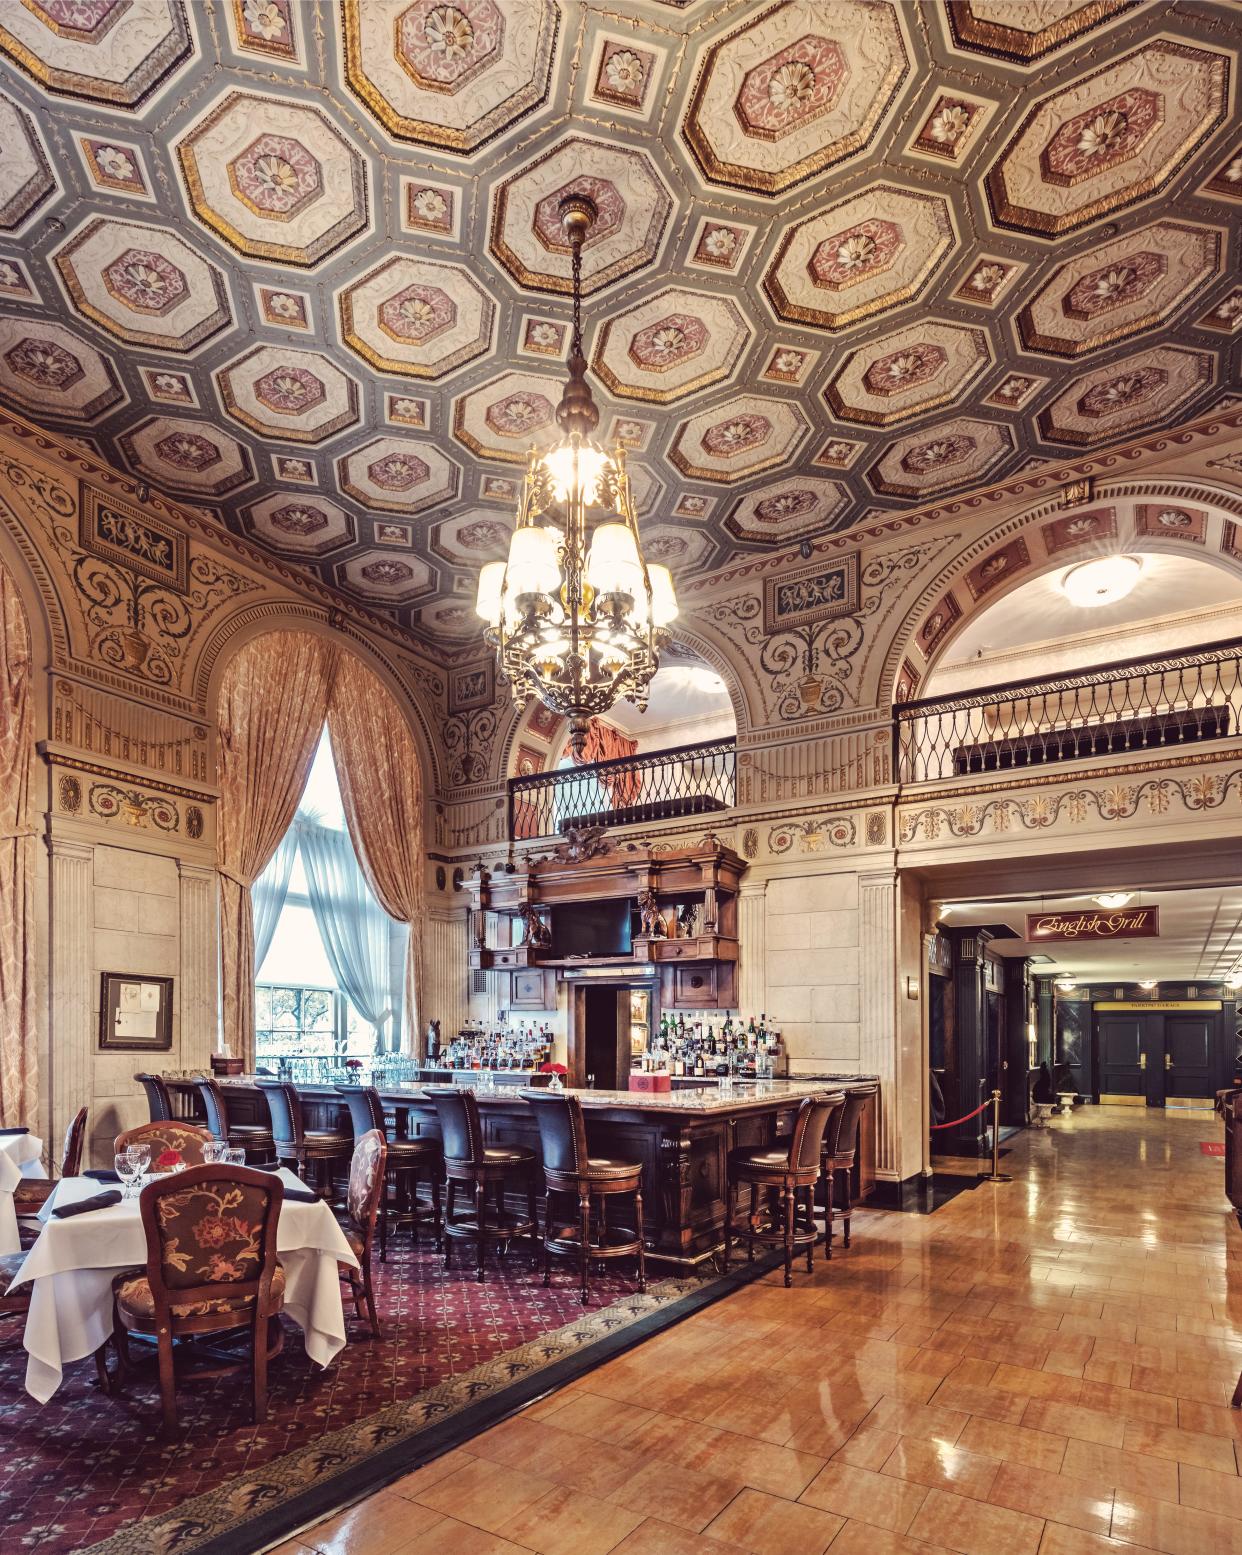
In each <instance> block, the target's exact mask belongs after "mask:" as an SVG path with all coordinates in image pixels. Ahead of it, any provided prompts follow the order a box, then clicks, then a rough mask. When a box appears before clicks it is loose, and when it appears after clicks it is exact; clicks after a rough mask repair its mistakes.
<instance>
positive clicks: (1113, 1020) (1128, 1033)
mask: <svg viewBox="0 0 1242 1555" xmlns="http://www.w3.org/2000/svg"><path fill="white" fill-rule="evenodd" d="M1143 1024H1144V1022H1143V1019H1142V1018H1141V1017H1139V1016H1137V1015H1101V1016H1100V1017H1099V1023H1098V1026H1097V1030H1096V1049H1097V1052H1098V1054H1099V1061H1100V1096H1101V1097H1105V1096H1135V1097H1139V1096H1141V1097H1143V1098H1144V1100H1146V1098H1147V1066H1148V1056H1147V1053H1146V1051H1145V1046H1144V1042H1143V1036H1144V1032H1143Z"/></svg>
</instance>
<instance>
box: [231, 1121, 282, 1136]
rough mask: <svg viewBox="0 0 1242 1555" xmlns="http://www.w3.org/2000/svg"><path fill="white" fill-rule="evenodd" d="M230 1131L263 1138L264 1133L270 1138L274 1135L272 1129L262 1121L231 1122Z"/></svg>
mask: <svg viewBox="0 0 1242 1555" xmlns="http://www.w3.org/2000/svg"><path fill="white" fill-rule="evenodd" d="M229 1133H230V1134H245V1135H246V1137H247V1138H251V1137H255V1138H262V1137H263V1136H264V1135H266V1136H267V1138H268V1139H270V1138H271V1137H272V1131H271V1129H270V1128H267V1127H265V1126H264V1125H263V1124H262V1123H230V1124H229Z"/></svg>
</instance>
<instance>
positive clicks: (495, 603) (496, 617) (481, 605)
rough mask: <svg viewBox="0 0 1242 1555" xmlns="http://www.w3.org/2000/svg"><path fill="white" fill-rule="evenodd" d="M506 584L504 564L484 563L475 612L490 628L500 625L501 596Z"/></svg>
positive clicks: (480, 573)
mask: <svg viewBox="0 0 1242 1555" xmlns="http://www.w3.org/2000/svg"><path fill="white" fill-rule="evenodd" d="M504 584H505V564H504V562H484V564H483V566H482V568H481V569H480V572H479V592H478V595H477V597H476V599H475V602H474V610H475V614H476V615H478V616H481V617H482V618H483V620H484V621H486V622H487V624H488V626H499V625H500V615H501V594H502V592H503V590H504Z"/></svg>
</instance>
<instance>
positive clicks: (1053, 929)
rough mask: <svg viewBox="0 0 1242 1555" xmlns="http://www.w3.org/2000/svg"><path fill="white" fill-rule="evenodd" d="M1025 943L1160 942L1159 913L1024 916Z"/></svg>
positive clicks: (1129, 910)
mask: <svg viewBox="0 0 1242 1555" xmlns="http://www.w3.org/2000/svg"><path fill="white" fill-rule="evenodd" d="M1026 937H1027V941H1028V943H1030V942H1036V943H1038V942H1040V941H1047V940H1075V939H1159V938H1160V909H1159V908H1158V907H1129V908H1126V909H1125V911H1123V912H1038V913H1027V915H1026Z"/></svg>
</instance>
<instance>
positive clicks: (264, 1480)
mask: <svg viewBox="0 0 1242 1555" xmlns="http://www.w3.org/2000/svg"><path fill="white" fill-rule="evenodd" d="M424 1249H425V1250H424ZM455 1262H456V1260H455ZM376 1268H377V1271H378V1281H377V1293H378V1299H379V1307H380V1317H381V1322H382V1323H383V1325H384V1328H385V1337H384V1338H383V1339H382V1340H380V1341H378V1342H377V1341H372V1340H371V1339H370V1338H369V1337H368V1336H367V1334H366V1325H365V1324H364V1323H356V1322H355V1321H354V1320H352V1318H351V1319H350V1320H349V1321H348V1324H347V1326H348V1329H349V1334H350V1342H349V1344H348V1345H347V1346H346V1348H345V1349H344V1351H342V1353H341V1354H340V1355H339V1356H338V1357H337V1360H336V1362H335V1363H334V1365H333V1366H332V1367H330V1368H329V1369H328V1370H327V1371H319V1370H317V1369H316V1368H315V1367H313V1366H312V1364H311V1363H310V1362H309V1361H308V1360H307V1358H306V1356H305V1354H304V1352H303V1349H302V1344H301V1335H300V1332H299V1330H297V1329H296V1327H294V1326H293V1325H292V1324H289V1325H288V1336H287V1344H286V1348H285V1351H284V1354H283V1355H282V1356H281V1357H280V1358H279V1359H278V1360H277V1361H275V1362H274V1363H273V1366H272V1371H271V1402H270V1413H269V1417H268V1421H267V1424H266V1425H264V1426H262V1427H260V1428H258V1429H256V1428H255V1427H254V1426H253V1425H251V1424H250V1421H249V1400H248V1382H247V1379H246V1378H245V1376H244V1375H243V1376H237V1377H231V1378H224V1379H216V1380H214V1381H200V1382H197V1383H190V1384H189V1385H187V1386H185V1387H182V1388H180V1389H179V1390H178V1409H179V1412H180V1421H181V1428H180V1435H179V1439H178V1440H177V1441H175V1442H166V1441H165V1440H163V1438H162V1437H161V1435H160V1433H159V1430H158V1419H159V1398H158V1388H157V1387H156V1385H155V1382H154V1377H153V1376H151V1377H150V1379H149V1380H148V1375H147V1373H146V1372H145V1371H144V1372H143V1373H142V1374H141V1375H140V1376H139V1377H136V1378H132V1379H131V1380H130V1382H129V1384H128V1386H127V1387H126V1390H125V1393H124V1395H123V1396H121V1397H112V1398H108V1397H106V1396H104V1395H103V1394H102V1393H101V1392H100V1390H99V1389H98V1387H97V1385H96V1382H95V1375H94V1367H93V1365H92V1364H91V1363H90V1362H89V1361H87V1362H82V1363H79V1364H78V1365H76V1366H73V1367H71V1368H69V1370H68V1371H67V1373H66V1380H65V1383H64V1385H63V1386H62V1388H61V1389H60V1391H59V1392H58V1393H57V1394H56V1395H55V1397H54V1398H53V1399H52V1400H51V1402H50V1403H48V1404H47V1405H45V1406H42V1407H40V1406H39V1405H38V1404H36V1403H35V1402H34V1400H33V1399H31V1398H30V1397H29V1395H28V1394H27V1393H26V1392H25V1389H24V1386H23V1379H24V1374H25V1360H26V1356H25V1352H24V1350H23V1349H22V1348H21V1342H20V1330H19V1329H18V1326H17V1325H15V1324H13V1323H10V1324H9V1325H8V1326H9V1329H10V1332H11V1334H12V1337H11V1338H10V1335H9V1334H3V1330H0V1334H3V1340H4V1342H3V1347H2V1348H0V1389H2V1393H0V1397H2V1398H3V1406H4V1407H3V1409H2V1410H0V1549H3V1550H5V1551H16V1550H20V1549H24V1548H31V1549H33V1548H36V1547H37V1548H38V1549H39V1550H40V1551H41V1552H46V1555H50V1552H53V1551H56V1552H59V1551H68V1550H82V1549H85V1548H87V1547H89V1546H92V1545H95V1544H97V1543H99V1542H100V1541H104V1540H107V1541H108V1551H109V1555H114V1552H121V1551H140V1550H141V1551H155V1550H171V1549H178V1550H188V1549H193V1548H207V1547H209V1546H211V1545H212V1541H213V1539H217V1540H218V1539H219V1538H221V1536H222V1529H223V1528H225V1527H226V1526H227V1524H228V1521H229V1519H230V1518H232V1519H233V1520H234V1522H236V1520H237V1519H238V1518H239V1517H240V1518H243V1519H244V1518H245V1517H246V1516H250V1515H253V1514H254V1513H255V1511H256V1510H257V1509H259V1508H263V1509H265V1510H270V1509H271V1508H272V1507H273V1505H275V1504H277V1503H279V1501H280V1499H281V1497H282V1496H283V1495H285V1494H287V1493H289V1492H290V1491H291V1490H292V1489H295V1488H297V1487H299V1486H301V1487H305V1486H307V1485H309V1484H313V1483H315V1482H317V1481H320V1480H321V1479H322V1476H323V1475H324V1474H325V1473H327V1472H328V1471H330V1470H333V1471H335V1470H339V1469H341V1468H342V1467H345V1468H347V1467H348V1466H349V1464H350V1463H351V1462H355V1461H360V1460H362V1459H365V1457H366V1455H367V1454H374V1453H375V1452H376V1451H377V1450H379V1449H380V1448H381V1447H384V1446H390V1445H391V1444H392V1443H394V1442H399V1441H400V1440H403V1439H405V1438H408V1436H409V1435H410V1433H411V1431H413V1430H416V1429H418V1428H419V1427H420V1426H426V1425H427V1424H429V1423H430V1422H432V1421H435V1420H437V1419H443V1418H444V1417H445V1416H447V1415H451V1414H452V1413H453V1411H454V1410H455V1409H456V1408H459V1407H462V1406H463V1405H464V1403H465V1402H467V1401H474V1400H477V1399H478V1398H479V1397H481V1396H483V1395H485V1394H486V1393H488V1392H489V1391H495V1390H496V1389H497V1388H499V1387H502V1386H505V1385H506V1384H508V1383H511V1382H512V1381H514V1380H515V1379H516V1378H519V1377H522V1376H529V1375H530V1374H531V1372H532V1371H535V1370H537V1369H538V1368H539V1367H540V1366H542V1365H547V1364H551V1363H553V1362H555V1361H556V1360H559V1359H562V1358H563V1357H564V1356H565V1354H567V1353H571V1352H572V1351H573V1350H574V1348H575V1347H577V1349H578V1351H579V1352H581V1350H582V1349H584V1348H585V1347H586V1346H587V1345H589V1344H590V1343H593V1342H595V1340H597V1339H599V1338H600V1337H601V1336H603V1335H606V1334H608V1333H609V1332H612V1333H615V1332H616V1331H617V1330H618V1329H619V1328H620V1327H623V1326H624V1325H625V1324H627V1323H630V1322H635V1321H640V1320H642V1319H643V1318H644V1317H649V1316H650V1314H651V1313H652V1312H653V1311H655V1310H658V1309H659V1308H660V1307H661V1305H663V1304H665V1303H667V1302H669V1301H670V1300H676V1299H677V1298H678V1296H679V1295H680V1294H683V1293H684V1292H685V1291H686V1290H687V1288H688V1287H689V1286H691V1285H694V1284H696V1283H697V1282H686V1281H681V1280H664V1281H658V1282H656V1283H655V1284H654V1285H651V1286H649V1289H648V1294H647V1296H645V1297H638V1296H636V1295H635V1285H634V1284H633V1283H632V1281H631V1280H630V1279H629V1277H628V1274H625V1275H623V1274H619V1273H618V1272H617V1271H616V1269H615V1268H613V1269H610V1272H609V1273H608V1274H607V1275H606V1276H600V1277H599V1278H598V1279H596V1280H594V1282H593V1293H592V1301H591V1304H590V1306H589V1308H587V1309H586V1312H585V1313H584V1311H583V1308H582V1307H581V1305H580V1304H579V1302H578V1297H577V1291H576V1286H575V1284H574V1283H573V1280H572V1275H571V1274H570V1272H569V1269H568V1266H566V1268H565V1269H564V1270H563V1271H562V1272H560V1273H554V1275H553V1284H552V1288H551V1289H549V1290H544V1288H543V1286H542V1283H541V1279H540V1275H539V1273H538V1272H537V1269H536V1265H535V1260H534V1258H533V1256H532V1254H531V1253H530V1252H529V1251H528V1250H527V1249H525V1248H522V1249H518V1248H515V1249H514V1250H513V1251H512V1252H511V1253H510V1254H509V1256H508V1257H507V1258H506V1259H504V1260H502V1261H501V1262H500V1265H499V1267H497V1265H495V1264H489V1268H488V1277H487V1281H486V1283H485V1284H483V1285H481V1286H480V1285H478V1284H476V1282H475V1281H474V1279H473V1278H471V1277H470V1276H468V1275H466V1274H464V1273H459V1272H458V1270H457V1269H456V1268H454V1269H453V1271H452V1272H450V1273H447V1274H446V1273H445V1271H444V1268H443V1262H442V1260H441V1258H440V1257H439V1256H438V1255H436V1254H435V1253H434V1252H433V1251H431V1250H430V1249H429V1248H426V1244H423V1247H421V1248H420V1249H418V1250H412V1249H411V1248H410V1246H409V1242H408V1239H407V1238H405V1237H402V1238H401V1239H400V1243H399V1249H397V1248H390V1249H389V1261H388V1264H387V1265H386V1266H385V1265H382V1264H378V1263H377V1265H376ZM628 1298H632V1299H628ZM350 1310H352V1309H350ZM290 1454H293V1455H294V1456H293V1458H291V1459H290V1458H288V1455H290ZM278 1459H284V1460H287V1461H285V1462H282V1463H281V1464H280V1466H279V1471H278V1472H271V1471H269V1472H268V1473H267V1474H266V1475H264V1473H263V1472H261V1471H263V1470H264V1468H265V1466H271V1465H275V1463H276V1460H278ZM256 1471H259V1472H256ZM196 1497H198V1498H200V1500H206V1501H209V1502H210V1503H211V1505H210V1506H207V1507H205V1508H204V1507H201V1506H199V1505H198V1504H196V1503H194V1498H196ZM219 1547H221V1548H230V1547H231V1548H232V1549H234V1550H240V1549H243V1548H247V1547H249V1546H248V1545H246V1544H245V1542H244V1541H243V1540H242V1539H241V1538H240V1537H235V1538H234V1539H233V1540H232V1541H229V1542H226V1543H225V1544H223V1545H221V1546H219Z"/></svg>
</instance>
